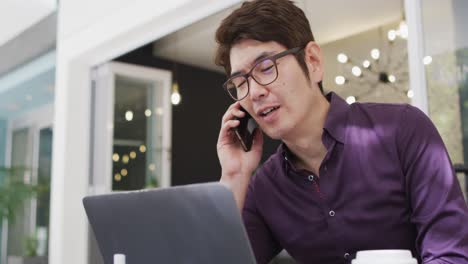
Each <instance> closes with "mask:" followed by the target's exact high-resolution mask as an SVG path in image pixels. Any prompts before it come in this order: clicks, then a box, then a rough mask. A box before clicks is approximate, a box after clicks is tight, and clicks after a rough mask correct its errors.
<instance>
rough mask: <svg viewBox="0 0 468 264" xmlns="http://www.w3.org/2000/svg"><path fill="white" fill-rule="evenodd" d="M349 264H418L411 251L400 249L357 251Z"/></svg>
mask: <svg viewBox="0 0 468 264" xmlns="http://www.w3.org/2000/svg"><path fill="white" fill-rule="evenodd" d="M351 264H418V261H417V260H416V259H415V258H413V256H412V255H411V251H409V250H400V249H384V250H363V251H358V253H357V254H356V258H355V259H353V260H352V261H351Z"/></svg>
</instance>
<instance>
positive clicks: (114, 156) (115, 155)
mask: <svg viewBox="0 0 468 264" xmlns="http://www.w3.org/2000/svg"><path fill="white" fill-rule="evenodd" d="M119 159H120V157H119V154H117V153H114V155H112V160H113V161H114V162H118V161H119Z"/></svg>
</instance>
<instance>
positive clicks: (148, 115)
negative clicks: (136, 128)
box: [145, 109, 151, 117]
mask: <svg viewBox="0 0 468 264" xmlns="http://www.w3.org/2000/svg"><path fill="white" fill-rule="evenodd" d="M145 116H146V117H150V116H151V110H150V109H146V110H145Z"/></svg>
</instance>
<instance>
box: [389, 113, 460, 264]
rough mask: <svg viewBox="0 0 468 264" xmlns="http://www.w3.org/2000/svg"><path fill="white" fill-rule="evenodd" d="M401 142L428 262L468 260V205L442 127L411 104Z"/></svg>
mask: <svg viewBox="0 0 468 264" xmlns="http://www.w3.org/2000/svg"><path fill="white" fill-rule="evenodd" d="M397 145H398V152H399V157H400V162H401V164H402V169H403V173H404V174H405V184H406V186H405V187H406V193H407V195H408V199H409V201H410V203H411V210H412V216H411V222H412V223H413V224H415V226H416V231H417V238H416V248H417V250H418V251H419V254H420V256H421V258H422V263H423V264H450V263H451V264H458V263H468V208H467V205H466V202H465V199H464V197H463V194H462V191H461V188H460V184H459V182H458V180H457V178H456V176H455V171H454V169H453V166H452V162H451V161H450V158H449V155H448V153H447V150H446V148H445V145H444V143H443V141H442V138H441V137H440V135H439V133H438V132H437V129H436V128H435V126H434V125H433V124H432V122H431V121H430V119H429V118H428V117H427V116H426V115H425V114H424V113H423V112H421V111H420V110H419V109H417V108H415V107H412V106H408V107H407V108H406V109H405V112H404V113H403V115H402V121H401V124H400V127H399V132H398V134H397Z"/></svg>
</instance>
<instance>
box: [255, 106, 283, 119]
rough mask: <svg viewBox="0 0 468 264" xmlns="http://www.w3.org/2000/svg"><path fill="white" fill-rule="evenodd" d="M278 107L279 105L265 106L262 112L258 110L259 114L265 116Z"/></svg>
mask: <svg viewBox="0 0 468 264" xmlns="http://www.w3.org/2000/svg"><path fill="white" fill-rule="evenodd" d="M278 109H279V106H274V107H270V108H267V109H265V110H263V111H262V112H260V116H261V117H265V116H267V115H269V114H271V113H273V112H274V111H276V110H278Z"/></svg>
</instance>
